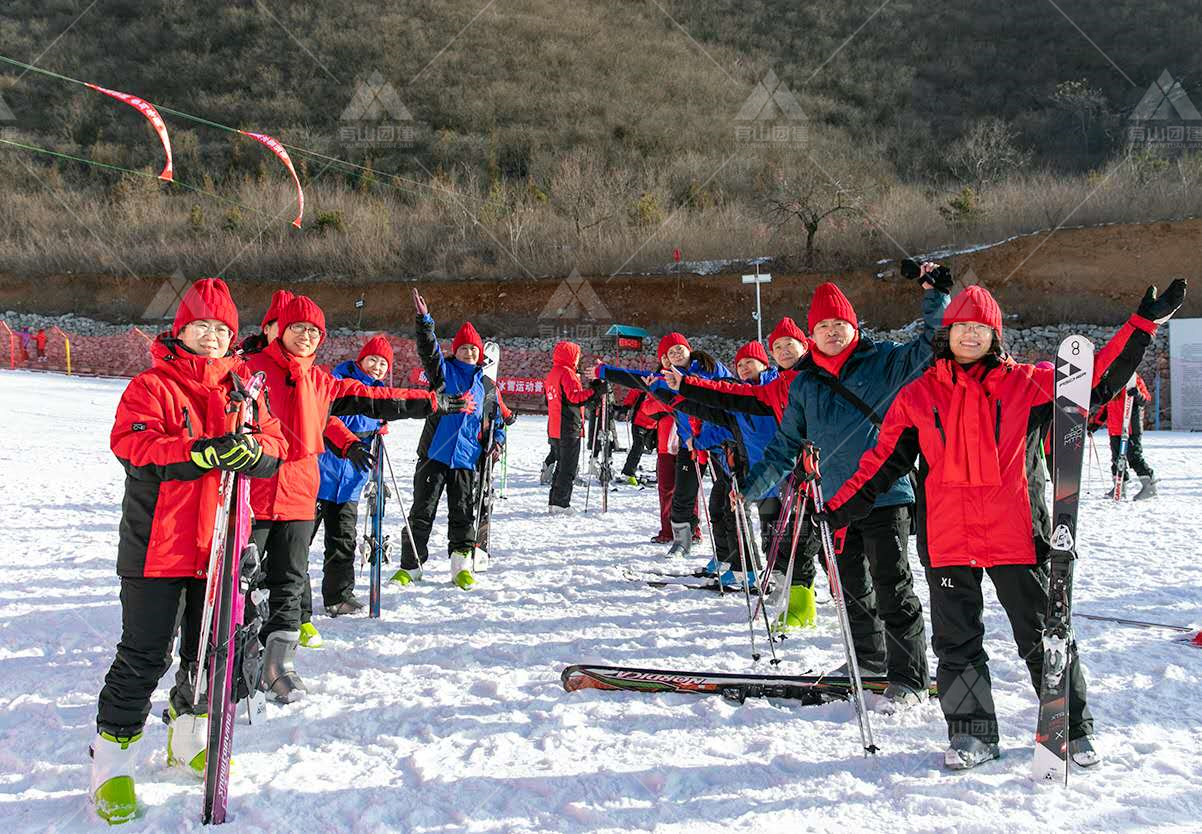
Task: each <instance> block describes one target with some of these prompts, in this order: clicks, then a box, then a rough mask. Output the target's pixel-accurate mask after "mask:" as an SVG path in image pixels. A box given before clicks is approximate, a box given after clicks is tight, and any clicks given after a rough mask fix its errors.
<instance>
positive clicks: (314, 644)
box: [299, 623, 325, 649]
mask: <svg viewBox="0 0 1202 834" xmlns="http://www.w3.org/2000/svg"><path fill="white" fill-rule="evenodd" d="M299 642H300V644H301V645H302V646H304V647H305V648H306V649H320V648H321V645H322V643H324V642H325V641H324V640H322V639H321V632H320V631H318V630H317V626H315V625H313V623H301V627H300V641H299Z"/></svg>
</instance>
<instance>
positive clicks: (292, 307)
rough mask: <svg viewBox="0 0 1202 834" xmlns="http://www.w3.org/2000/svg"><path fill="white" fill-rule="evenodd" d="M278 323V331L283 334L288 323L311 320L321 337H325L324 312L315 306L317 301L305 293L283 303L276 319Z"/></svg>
mask: <svg viewBox="0 0 1202 834" xmlns="http://www.w3.org/2000/svg"><path fill="white" fill-rule="evenodd" d="M276 320H277V321H278V322H279V323H280V333H281V334H283V332H284V331H285V330H287V329H288V327H289V325H293V324H296V323H297V322H298V321H307V322H312V323H313V324H315V325H317V328H318V329H319V330H320V331H321V338H323V339H324V338H325V337H326V314H325V313H323V312H322V311H321V308H320V307H318V306H317V302H316V301H314V300H313V299H311V298H309V297H308V296H307V295H298V296H296V297H294V298H293V299H292V300H291V301H289V302H288V304H287V305H285V307H284V309H283V310H281V311H280V316H279V318H278V319H276Z"/></svg>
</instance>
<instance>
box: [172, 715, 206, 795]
mask: <svg viewBox="0 0 1202 834" xmlns="http://www.w3.org/2000/svg"><path fill="white" fill-rule="evenodd" d="M163 717H164V718H165V719H167V766H168V767H182V768H186V769H187V770H190V771H192V774H193V775H195V776H199V777H200V778H201V779H203V778H204V775H205V751H206V750H207V749H208V746H209V716H208V715H190V714H188V713H185V714H183V715H180V714H179V713H177V712H176V711H175V706H174V705H170V706H168V707H167V714H166V715H164V716H163Z"/></svg>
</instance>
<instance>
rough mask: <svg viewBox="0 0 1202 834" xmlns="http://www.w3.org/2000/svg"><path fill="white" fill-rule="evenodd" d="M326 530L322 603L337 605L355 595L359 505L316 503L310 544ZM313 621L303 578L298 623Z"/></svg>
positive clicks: (307, 585) (310, 596)
mask: <svg viewBox="0 0 1202 834" xmlns="http://www.w3.org/2000/svg"><path fill="white" fill-rule="evenodd" d="M318 527H321V528H323V529H324V530H325V537H324V544H325V556H324V558H323V559H322V566H321V601H322V604H323V605H326V606H330V605H337V604H338V603H340V602H342V601H343V600H344V599H346V598H347V597H348V596H350V595H352V594H353V593H354V592H355V546H356V545H357V544H358V543H359V502H358V501H345V502H343V503H341V504H336V503H334V502H333V501H318V502H317V520H316V521H315V522H313V532H312V534H311V535H310V537H309V543H310V544H312V543H313V539H315V538H317V528H318ZM312 619H313V585H312V583H311V582H310V581H309V580H308V578H307V577H306V580H305V590H304V596H303V597H302V598H301V622H302V623H307V622H310V621H311V620H312Z"/></svg>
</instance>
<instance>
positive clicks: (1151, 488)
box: [1131, 475, 1160, 501]
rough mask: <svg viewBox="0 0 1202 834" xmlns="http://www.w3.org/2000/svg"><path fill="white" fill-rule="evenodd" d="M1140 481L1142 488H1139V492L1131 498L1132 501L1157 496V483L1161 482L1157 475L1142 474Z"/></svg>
mask: <svg viewBox="0 0 1202 834" xmlns="http://www.w3.org/2000/svg"><path fill="white" fill-rule="evenodd" d="M1139 483H1140V490H1139V492H1137V493H1135V497H1134V498H1132V499H1131V500H1132V501H1146V500H1147V499H1149V498H1155V497H1156V493H1157V489H1156V485H1157V484H1159V483H1160V481H1159V480H1157V479H1156V477H1155V476H1153V475H1140V476H1139Z"/></svg>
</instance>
